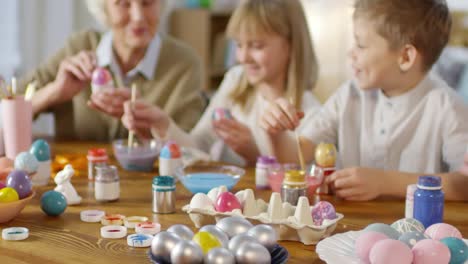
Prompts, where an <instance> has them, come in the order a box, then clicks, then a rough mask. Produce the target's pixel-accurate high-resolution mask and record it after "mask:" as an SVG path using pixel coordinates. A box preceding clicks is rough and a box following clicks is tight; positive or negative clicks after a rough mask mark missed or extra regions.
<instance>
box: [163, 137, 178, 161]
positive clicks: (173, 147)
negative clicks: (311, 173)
mask: <svg viewBox="0 0 468 264" xmlns="http://www.w3.org/2000/svg"><path fill="white" fill-rule="evenodd" d="M181 153H182V151H181V150H180V147H179V145H177V143H175V142H174V141H169V142H167V143H166V144H165V145H164V147H163V148H162V149H161V153H160V154H159V157H161V158H164V159H178V158H180V157H182V154H181Z"/></svg>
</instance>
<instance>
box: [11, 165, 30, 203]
mask: <svg viewBox="0 0 468 264" xmlns="http://www.w3.org/2000/svg"><path fill="white" fill-rule="evenodd" d="M6 184H7V186H8V187H11V188H14V189H15V190H16V192H18V195H19V198H20V199H23V198H25V197H28V195H29V194H30V193H31V190H32V183H31V180H30V179H29V176H28V174H26V172H25V171H20V170H14V171H12V172H10V174H8V177H7V180H6Z"/></svg>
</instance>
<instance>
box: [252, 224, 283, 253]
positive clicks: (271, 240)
mask: <svg viewBox="0 0 468 264" xmlns="http://www.w3.org/2000/svg"><path fill="white" fill-rule="evenodd" d="M247 235H249V236H251V237H254V238H256V239H257V240H258V242H259V243H260V244H262V245H263V246H264V247H266V248H267V249H268V250H269V251H271V250H273V249H274V247H275V246H276V243H277V241H278V235H277V234H276V231H275V229H273V227H271V226H269V225H257V226H254V227H252V228H251V229H249V231H247Z"/></svg>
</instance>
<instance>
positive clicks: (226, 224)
mask: <svg viewBox="0 0 468 264" xmlns="http://www.w3.org/2000/svg"><path fill="white" fill-rule="evenodd" d="M216 226H217V227H219V228H220V229H221V230H223V231H224V233H226V234H227V235H228V237H229V238H232V237H234V236H235V235H239V234H242V233H245V232H247V231H248V230H249V229H250V228H252V226H253V225H252V224H251V223H250V222H249V221H247V220H245V219H244V218H242V217H239V216H231V217H226V218H223V219H221V220H219V221H218V223H217V224H216Z"/></svg>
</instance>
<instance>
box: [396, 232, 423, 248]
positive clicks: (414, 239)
mask: <svg viewBox="0 0 468 264" xmlns="http://www.w3.org/2000/svg"><path fill="white" fill-rule="evenodd" d="M428 238H429V237H427V236H426V235H424V233H421V232H419V231H413V232H408V233H404V234H403V235H401V236H400V237H399V238H398V240H400V241H401V242H403V243H405V244H406V245H408V247H410V248H413V247H414V245H416V243H418V242H419V241H420V240H423V239H428Z"/></svg>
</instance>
